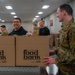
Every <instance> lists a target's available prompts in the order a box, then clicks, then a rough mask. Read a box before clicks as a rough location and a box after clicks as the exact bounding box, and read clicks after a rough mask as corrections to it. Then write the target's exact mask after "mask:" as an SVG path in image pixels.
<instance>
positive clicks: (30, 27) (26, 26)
mask: <svg viewBox="0 0 75 75" xmlns="http://www.w3.org/2000/svg"><path fill="white" fill-rule="evenodd" d="M3 24H4V25H6V28H7V30H8V32H9V33H10V32H11V31H12V30H13V25H12V23H0V26H1V25H3ZM22 26H23V27H24V29H26V30H27V31H33V24H32V22H26V23H24V22H23V23H22ZM0 31H1V30H0Z"/></svg>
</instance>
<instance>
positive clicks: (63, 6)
mask: <svg viewBox="0 0 75 75" xmlns="http://www.w3.org/2000/svg"><path fill="white" fill-rule="evenodd" d="M59 7H60V10H61V11H63V10H65V11H66V12H67V13H68V15H71V16H72V15H73V9H72V7H71V6H70V5H69V4H63V5H61V6H59Z"/></svg>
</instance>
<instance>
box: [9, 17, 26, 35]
mask: <svg viewBox="0 0 75 75" xmlns="http://www.w3.org/2000/svg"><path fill="white" fill-rule="evenodd" d="M13 26H14V29H13V31H12V32H11V33H9V35H26V33H27V31H26V30H25V29H24V28H23V27H22V26H21V19H20V18H14V19H13Z"/></svg>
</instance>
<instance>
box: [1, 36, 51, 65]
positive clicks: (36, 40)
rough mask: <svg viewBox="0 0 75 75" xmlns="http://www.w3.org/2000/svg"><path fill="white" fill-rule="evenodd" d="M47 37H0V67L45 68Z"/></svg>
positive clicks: (47, 47)
mask: <svg viewBox="0 0 75 75" xmlns="http://www.w3.org/2000/svg"><path fill="white" fill-rule="evenodd" d="M49 39H50V37H49V36H17V37H13V36H0V66H45V64H44V63H43V58H44V57H45V56H48V55H49Z"/></svg>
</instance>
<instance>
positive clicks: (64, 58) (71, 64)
mask: <svg viewBox="0 0 75 75" xmlns="http://www.w3.org/2000/svg"><path fill="white" fill-rule="evenodd" d="M61 36H62V37H61V38H60V45H59V48H58V49H57V50H56V54H57V65H58V67H59V68H60V69H61V71H62V72H63V75H75V22H74V20H73V19H72V20H71V21H70V22H69V23H68V24H65V25H63V31H62V33H61Z"/></svg>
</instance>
